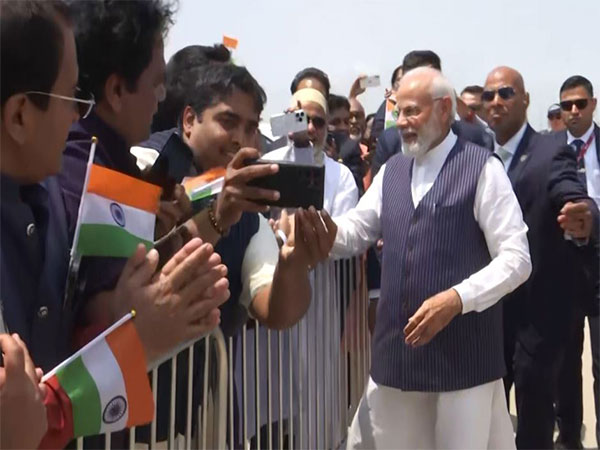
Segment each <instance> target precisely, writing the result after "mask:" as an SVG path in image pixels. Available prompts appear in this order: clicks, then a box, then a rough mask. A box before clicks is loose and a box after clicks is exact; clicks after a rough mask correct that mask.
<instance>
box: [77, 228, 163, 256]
mask: <svg viewBox="0 0 600 450" xmlns="http://www.w3.org/2000/svg"><path fill="white" fill-rule="evenodd" d="M140 243H141V244H144V245H145V246H146V248H147V249H148V250H150V249H151V248H152V247H153V246H154V243H152V242H150V241H146V240H144V239H140V238H139V237H137V236H135V235H133V234H131V233H130V232H128V231H127V230H126V229H125V228H121V227H119V226H115V225H102V224H91V223H84V224H82V225H81V231H80V233H79V244H78V245H77V253H79V254H80V255H82V256H86V255H87V256H114V257H119V258H129V257H130V256H131V255H133V253H134V252H135V249H136V248H137V245H138V244H140Z"/></svg>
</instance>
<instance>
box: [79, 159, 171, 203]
mask: <svg viewBox="0 0 600 450" xmlns="http://www.w3.org/2000/svg"><path fill="white" fill-rule="evenodd" d="M87 192H88V193H94V194H98V195H100V196H102V197H106V198H110V199H111V200H114V201H116V202H117V203H123V204H126V205H129V206H133V207H134V208H139V209H143V210H145V211H148V212H150V213H152V214H156V213H157V212H158V205H159V201H160V195H161V188H160V187H158V186H156V185H154V184H151V183H147V182H145V181H142V180H138V179H137V178H134V177H130V176H129V175H125V174H123V173H120V172H117V171H115V170H111V169H107V168H106V167H102V166H99V165H96V164H94V165H93V166H92V168H91V169H90V179H89V182H88V188H87Z"/></svg>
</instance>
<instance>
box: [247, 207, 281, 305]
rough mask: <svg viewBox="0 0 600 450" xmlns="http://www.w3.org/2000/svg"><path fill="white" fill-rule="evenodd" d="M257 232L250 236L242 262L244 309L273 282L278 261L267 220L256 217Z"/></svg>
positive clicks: (276, 248)
mask: <svg viewBox="0 0 600 450" xmlns="http://www.w3.org/2000/svg"><path fill="white" fill-rule="evenodd" d="M258 219H259V220H258V231H257V232H256V233H255V234H254V236H252V238H251V239H250V242H249V243H248V247H247V248H246V252H245V253H244V260H243V262H242V283H243V289H242V294H241V295H240V303H241V304H242V305H244V306H245V307H246V308H248V307H249V306H250V303H251V302H252V300H253V299H254V297H255V296H256V294H257V293H258V291H259V290H260V289H262V288H264V287H266V286H267V285H269V284H271V283H272V282H273V275H274V274H275V267H276V266H277V262H278V261H279V246H278V245H277V240H276V239H275V235H274V234H273V230H272V229H271V227H270V226H269V224H268V222H267V220H266V219H265V218H264V217H263V216H262V215H260V214H259V215H258Z"/></svg>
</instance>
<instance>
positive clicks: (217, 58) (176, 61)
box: [152, 44, 231, 133]
mask: <svg viewBox="0 0 600 450" xmlns="http://www.w3.org/2000/svg"><path fill="white" fill-rule="evenodd" d="M230 60H231V53H230V52H229V50H228V49H227V47H225V46H224V45H223V44H215V45H213V46H212V47H209V46H204V45H188V46H187V47H184V48H182V49H181V50H179V51H178V52H177V53H175V54H174V55H173V56H171V59H169V62H168V63H167V71H166V72H167V74H166V82H165V87H166V91H167V92H166V97H165V99H164V101H162V102H160V103H159V104H158V111H156V114H155V115H154V117H153V119H152V132H153V133H155V132H157V131H163V130H168V129H171V128H174V127H176V126H177V125H178V123H179V119H180V117H179V116H180V115H181V113H182V112H183V109H184V108H185V104H184V103H185V96H186V93H187V91H188V90H189V89H190V85H193V83H194V81H195V79H194V77H193V76H191V75H190V70H191V69H193V68H194V67H199V66H202V65H205V64H219V63H227V62H229V61H230Z"/></svg>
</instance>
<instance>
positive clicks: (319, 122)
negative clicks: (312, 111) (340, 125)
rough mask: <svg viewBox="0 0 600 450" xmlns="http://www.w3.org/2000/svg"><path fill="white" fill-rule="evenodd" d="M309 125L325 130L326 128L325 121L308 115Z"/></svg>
mask: <svg viewBox="0 0 600 450" xmlns="http://www.w3.org/2000/svg"><path fill="white" fill-rule="evenodd" d="M306 120H307V123H311V122H312V124H313V125H314V126H315V128H323V127H324V126H325V119H323V118H322V117H311V116H309V115H308V114H307V115H306Z"/></svg>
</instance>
